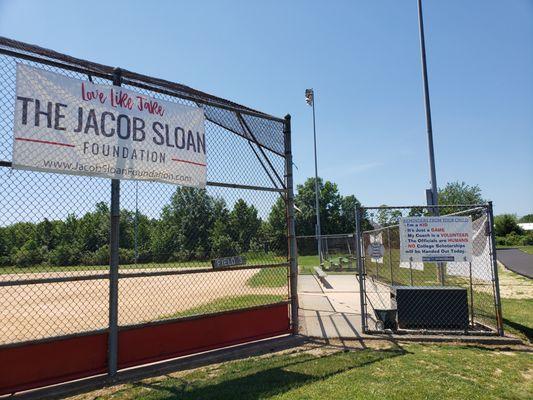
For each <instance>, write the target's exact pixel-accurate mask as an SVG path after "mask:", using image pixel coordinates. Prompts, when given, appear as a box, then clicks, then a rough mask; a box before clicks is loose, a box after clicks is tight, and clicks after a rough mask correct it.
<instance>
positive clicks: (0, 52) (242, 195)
mask: <svg viewBox="0 0 533 400" xmlns="http://www.w3.org/2000/svg"><path fill="white" fill-rule="evenodd" d="M19 64H24V65H29V66H32V67H35V68H38V69H41V70H45V71H50V72H53V73H55V74H60V75H63V76H67V77H70V78H75V79H78V80H82V81H87V82H88V81H90V82H94V83H98V84H106V85H111V84H113V82H114V81H115V84H116V83H117V82H116V80H117V71H116V70H114V69H113V68H111V67H107V66H104V65H100V64H95V63H91V62H88V61H84V60H79V59H74V58H72V57H69V56H66V55H63V54H59V53H56V52H53V51H50V50H46V49H42V48H39V47H36V46H31V45H27V44H24V43H20V42H15V41H12V40H9V39H5V38H0V71H1V75H0V204H1V207H0V309H1V310H2V312H1V314H0V346H1V345H11V344H14V343H19V342H28V341H36V340H40V339H50V338H58V337H63V336H65V335H73V334H80V333H88V332H99V331H108V330H110V329H111V328H110V324H113V320H112V318H111V319H110V313H111V314H113V310H112V309H111V311H110V307H111V308H112V307H113V306H112V304H113V297H116V301H117V311H116V313H117V327H118V329H120V328H121V327H126V326H128V327H129V326H141V325H143V324H149V323H152V322H157V321H162V320H176V319H181V318H189V317H191V316H202V315H208V314H213V313H219V312H226V311H231V310H240V309H250V308H253V307H259V306H265V305H271V304H279V303H285V304H288V303H289V300H290V298H291V292H290V287H289V282H290V276H291V273H290V268H289V267H290V261H291V259H292V260H293V264H294V266H295V265H296V264H295V261H294V260H295V254H294V253H290V252H289V246H288V239H289V237H288V235H287V229H288V228H289V227H290V224H289V222H288V221H290V218H291V213H290V212H289V211H288V210H289V209H292V206H291V207H290V208H289V205H291V204H292V203H291V202H292V192H291V191H292V181H290V182H289V180H292V161H291V160H292V159H291V156H290V138H289V140H287V134H290V125H288V123H287V120H283V119H279V118H276V117H272V116H270V115H267V114H264V113H261V112H258V111H255V110H252V109H250V108H247V107H244V106H240V105H238V104H235V103H232V102H229V101H226V100H223V99H220V98H217V97H214V96H211V95H208V94H206V93H203V92H199V91H196V90H194V89H191V88H188V87H186V86H183V85H179V84H175V83H172V82H168V81H164V80H160V79H155V78H151V77H147V76H143V75H139V74H136V73H133V72H129V71H124V70H123V71H120V72H121V73H120V74H119V75H118V78H119V82H118V83H120V84H121V85H122V86H123V87H125V88H127V89H129V90H132V91H134V92H136V93H139V94H142V95H145V96H149V97H150V98H153V99H159V100H164V101H167V102H172V103H177V104H183V105H188V106H192V107H197V108H201V109H202V110H203V111H204V114H205V117H206V123H205V137H206V139H205V140H206V143H205V146H206V149H207V151H206V158H207V161H206V163H207V187H206V188H205V189H196V188H189V187H183V186H176V185H171V184H165V183H158V182H151V181H134V180H122V181H121V182H120V184H119V191H120V208H119V212H118V215H117V222H118V226H117V227H118V236H117V237H116V240H117V241H118V248H117V249H116V257H117V259H118V264H117V268H116V270H115V271H113V268H111V269H110V264H111V265H112V264H113V263H112V259H110V254H112V252H113V246H112V244H113V243H112V242H113V241H112V239H113V238H112V237H111V236H110V232H112V229H111V228H112V223H113V217H112V211H113V204H112V201H111V197H110V193H111V190H110V187H111V185H110V182H111V181H110V180H109V179H105V178H99V177H90V176H76V175H62V174H55V173H47V172H35V171H27V170H19V169H15V168H12V164H11V161H12V156H13V154H12V148H13V124H14V114H15V111H14V110H15V102H16V95H15V89H16V71H17V65H19ZM291 254H292V256H291ZM233 256H239V257H240V259H241V260H242V263H241V264H242V265H238V266H234V267H227V268H213V267H212V265H211V261H212V260H213V259H218V258H222V257H233ZM113 277H116V278H117V281H116V287H117V289H118V291H115V292H113V290H111V295H110V285H111V286H113V279H114V278H113ZM294 279H296V278H295V275H294ZM295 287H296V286H295V283H294V288H295ZM295 298H296V294H295V293H293V294H292V299H293V300H294V299H295ZM294 301H295V300H294ZM294 304H295V303H294Z"/></svg>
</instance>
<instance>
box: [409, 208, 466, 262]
mask: <svg viewBox="0 0 533 400" xmlns="http://www.w3.org/2000/svg"><path fill="white" fill-rule="evenodd" d="M400 260H401V261H404V262H413V261H415V262H416V261H418V262H420V261H421V262H442V261H451V262H457V261H463V262H464V261H468V262H470V261H472V218H471V217H455V216H450V217H446V216H444V217H406V218H402V219H401V220H400Z"/></svg>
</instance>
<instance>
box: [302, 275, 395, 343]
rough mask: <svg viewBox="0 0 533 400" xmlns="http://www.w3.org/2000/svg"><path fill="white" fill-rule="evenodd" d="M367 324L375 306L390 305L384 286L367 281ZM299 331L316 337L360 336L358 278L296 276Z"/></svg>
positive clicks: (370, 322) (343, 276)
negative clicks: (320, 278)
mask: <svg viewBox="0 0 533 400" xmlns="http://www.w3.org/2000/svg"><path fill="white" fill-rule="evenodd" d="M366 285H367V293H368V299H367V304H368V310H367V311H368V313H369V324H372V323H373V322H372V321H374V310H373V307H376V308H389V307H390V294H389V293H390V292H389V289H388V288H387V287H385V286H384V285H381V284H377V283H374V282H372V281H371V280H367V282H366ZM298 293H299V296H298V297H299V301H300V327H301V328H300V330H301V332H300V333H301V334H302V335H305V336H310V337H316V338H324V339H325V338H361V332H362V324H361V301H360V292H359V281H358V279H357V277H356V275H355V274H353V275H328V276H327V278H326V284H322V283H320V281H319V279H318V278H317V277H315V276H314V275H300V276H299V278H298Z"/></svg>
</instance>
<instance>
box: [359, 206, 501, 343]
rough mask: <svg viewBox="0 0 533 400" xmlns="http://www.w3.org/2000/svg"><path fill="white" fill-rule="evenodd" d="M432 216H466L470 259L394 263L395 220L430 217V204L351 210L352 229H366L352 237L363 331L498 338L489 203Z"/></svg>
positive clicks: (397, 238)
mask: <svg viewBox="0 0 533 400" xmlns="http://www.w3.org/2000/svg"><path fill="white" fill-rule="evenodd" d="M438 214H439V215H440V216H466V217H470V218H471V221H472V237H471V238H470V239H471V243H472V260H471V261H469V262H467V261H456V262H445V261H442V262H425V261H424V262H422V261H405V259H404V260H403V261H402V259H401V254H400V249H401V233H400V232H401V230H400V222H401V220H402V218H404V217H422V216H432V215H435V208H434V207H431V208H428V207H425V206H421V207H397V208H395V207H375V208H372V207H368V208H366V207H362V208H360V209H359V214H358V219H359V222H360V223H359V225H361V221H362V220H363V219H365V220H366V221H365V222H367V223H370V224H371V225H372V226H373V227H374V229H370V230H364V231H363V230H361V232H360V235H361V236H360V238H361V239H360V244H361V248H360V259H359V266H360V270H359V277H360V279H359V283H360V290H361V304H362V308H361V309H362V311H361V313H362V325H363V329H364V331H367V332H373V331H374V332H376V331H377V332H383V331H384V330H392V331H395V332H412V331H418V332H420V331H424V332H443V331H444V332H446V331H461V332H476V333H483V332H487V333H500V334H502V333H503V332H502V322H501V306H500V301H499V286H498V276H497V269H496V260H495V254H494V236H493V232H492V228H491V227H492V209H491V206H490V205H479V206H468V205H467V206H440V207H438ZM413 239H414V240H418V239H416V238H413Z"/></svg>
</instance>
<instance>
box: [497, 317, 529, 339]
mask: <svg viewBox="0 0 533 400" xmlns="http://www.w3.org/2000/svg"><path fill="white" fill-rule="evenodd" d="M503 324H504V329H507V328H512V329H514V330H515V331H516V332H519V333H520V334H522V335H523V336H525V338H526V339H527V340H528V342H529V343H532V342H533V328H531V327H529V326H525V325H522V324H519V323H517V322H515V321H511V320H509V319H507V318H504V319H503ZM516 332H511V333H516Z"/></svg>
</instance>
